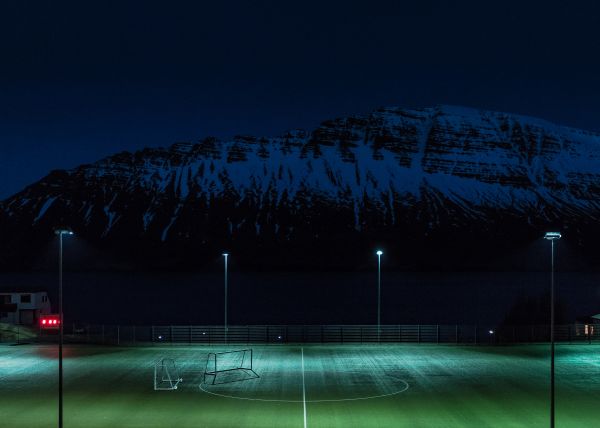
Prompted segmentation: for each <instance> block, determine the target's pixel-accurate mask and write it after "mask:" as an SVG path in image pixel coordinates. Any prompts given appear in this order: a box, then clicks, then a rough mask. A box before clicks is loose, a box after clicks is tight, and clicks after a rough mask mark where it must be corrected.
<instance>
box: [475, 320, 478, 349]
mask: <svg viewBox="0 0 600 428" xmlns="http://www.w3.org/2000/svg"><path fill="white" fill-rule="evenodd" d="M478 330H479V329H478V328H477V324H475V345H477V334H478Z"/></svg>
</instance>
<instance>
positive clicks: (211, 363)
mask: <svg viewBox="0 0 600 428" xmlns="http://www.w3.org/2000/svg"><path fill="white" fill-rule="evenodd" d="M253 359H254V356H253V352H252V349H239V350H235V351H225V352H211V353H209V354H208V357H207V358H206V366H205V368H204V383H206V378H207V377H211V376H212V384H213V385H214V384H215V381H216V380H217V375H218V374H219V373H226V372H234V371H239V372H244V373H245V374H248V375H251V377H252V378H257V377H260V376H258V374H257V373H256V372H255V371H254V362H253Z"/></svg>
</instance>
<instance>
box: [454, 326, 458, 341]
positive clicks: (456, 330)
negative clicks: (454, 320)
mask: <svg viewBox="0 0 600 428" xmlns="http://www.w3.org/2000/svg"><path fill="white" fill-rule="evenodd" d="M454 336H455V339H456V344H457V345H458V324H456V329H455V334H454Z"/></svg>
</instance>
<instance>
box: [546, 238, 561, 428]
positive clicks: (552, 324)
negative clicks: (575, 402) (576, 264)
mask: <svg viewBox="0 0 600 428" xmlns="http://www.w3.org/2000/svg"><path fill="white" fill-rule="evenodd" d="M544 238H545V239H547V240H549V241H550V251H551V252H550V428H554V422H555V421H554V419H555V418H554V414H555V406H554V395H555V394H554V371H555V370H554V366H555V364H554V241H556V240H558V239H560V238H561V235H560V233H558V232H548V233H546V235H545V236H544Z"/></svg>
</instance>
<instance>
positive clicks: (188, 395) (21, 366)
mask: <svg viewBox="0 0 600 428" xmlns="http://www.w3.org/2000/svg"><path fill="white" fill-rule="evenodd" d="M225 349H227V348H226V347H214V346H213V347H210V348H209V347H203V346H190V347H187V346H186V347H175V346H174V347H167V346H164V347H147V348H140V347H137V348H127V347H121V348H117V347H91V346H69V347H67V348H66V351H65V355H66V358H65V427H73V428H75V427H77V428H79V427H90V428H95V427H106V428H117V427H140V428H142V427H144V428H147V427H211V428H213V427H215V428H218V427H223V428H232V427H261V428H268V427H303V426H304V406H305V405H306V426H307V427H323V428H325V427H328V428H331V427H360V428H370V427H409V428H419V427H423V428H425V427H428V428H429V427H439V428H467V427H468V428H471V427H472V428H486V427H499V428H511V427H528V428H531V427H546V426H549V423H548V420H549V419H548V417H549V410H548V402H549V401H548V398H549V389H548V386H549V381H548V374H549V358H548V346H547V345H531V346H511V347H484V346H460V347H459V346H435V345H389V346H376V345H368V346H353V345H340V346H303V347H301V346H280V345H272V346H255V347H253V349H254V351H255V354H254V366H255V370H256V371H257V373H258V374H259V375H260V378H258V379H250V380H243V379H244V374H243V373H235V372H234V373H230V374H225V375H220V376H219V377H218V378H217V384H216V385H203V389H204V391H203V390H201V389H200V388H199V385H200V383H201V380H202V374H203V368H204V366H203V363H204V361H205V359H206V355H207V353H208V352H210V351H216V350H225ZM302 353H304V370H302ZM56 355H57V353H56V348H55V347H54V346H49V345H46V346H38V345H22V346H0V426H2V427H15V428H17V427H27V428H36V427H54V426H56V415H57V398H56V392H57V360H56ZM160 357H170V358H175V359H176V361H177V363H178V365H179V367H180V370H181V374H182V377H183V378H184V381H183V383H182V384H180V387H179V389H177V390H176V391H154V390H153V387H152V386H153V361H154V360H156V359H158V358H160ZM303 377H304V385H303V381H302V379H303ZM556 385H557V398H556V404H557V409H556V412H557V425H556V426H557V427H561V428H562V427H564V428H567V427H569V428H575V427H577V428H579V427H594V426H598V424H599V423H598V421H600V406H599V405H598V403H600V347H598V346H596V345H561V346H559V347H558V351H557V384H556ZM303 386H304V393H305V400H303ZM215 394H218V395H215ZM224 396H227V397H224ZM231 397H235V398H231ZM368 397H373V398H368ZM323 400H326V401H323Z"/></svg>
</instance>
